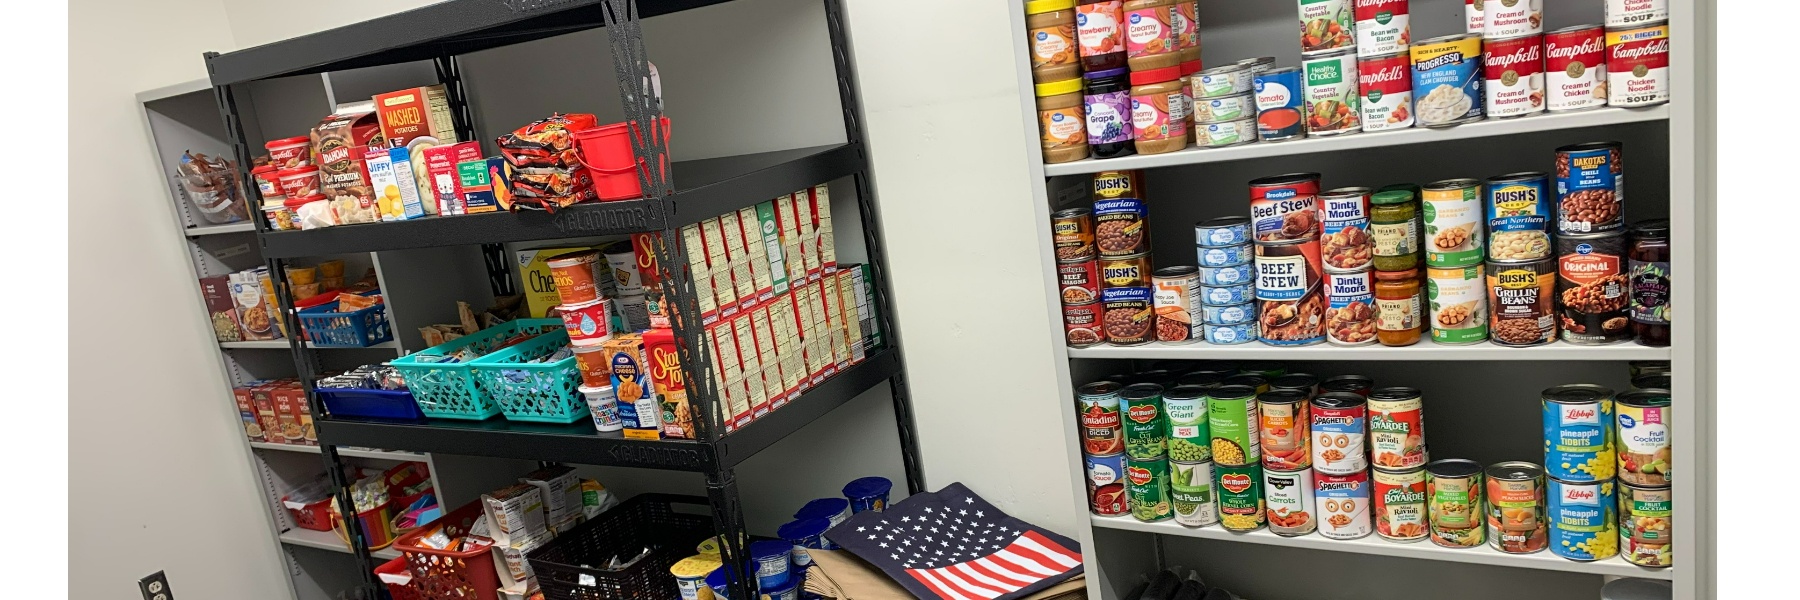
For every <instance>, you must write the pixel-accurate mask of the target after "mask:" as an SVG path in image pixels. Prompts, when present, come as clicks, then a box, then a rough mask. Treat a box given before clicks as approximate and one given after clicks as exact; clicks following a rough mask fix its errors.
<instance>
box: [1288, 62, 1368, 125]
mask: <svg viewBox="0 0 1800 600" xmlns="http://www.w3.org/2000/svg"><path fill="white" fill-rule="evenodd" d="M1356 66H1357V65H1356V51H1355V50H1354V49H1349V48H1346V49H1344V50H1341V51H1338V52H1332V53H1326V54H1320V55H1317V56H1311V57H1308V58H1306V59H1305V60H1303V61H1301V63H1300V68H1301V70H1303V71H1305V73H1306V92H1305V95H1306V135H1308V136H1313V137H1320V136H1333V135H1343V134H1348V133H1356V132H1359V131H1362V109H1361V108H1359V107H1358V106H1359V104H1360V100H1359V99H1360V98H1362V94H1360V93H1358V92H1357V88H1356V84H1357V76H1356Z"/></svg>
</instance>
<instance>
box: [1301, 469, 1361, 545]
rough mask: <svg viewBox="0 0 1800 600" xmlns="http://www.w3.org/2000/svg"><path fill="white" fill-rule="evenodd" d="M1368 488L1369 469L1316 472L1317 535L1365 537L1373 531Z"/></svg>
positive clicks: (1314, 503)
mask: <svg viewBox="0 0 1800 600" xmlns="http://www.w3.org/2000/svg"><path fill="white" fill-rule="evenodd" d="M1370 488H1371V485H1370V483H1369V472H1368V471H1357V472H1355V473H1351V474H1349V475H1325V474H1317V475H1315V481H1314V482H1313V489H1314V490H1315V492H1314V494H1313V505H1314V506H1316V507H1317V510H1318V514H1319V535H1322V536H1325V537H1328V538H1331V539H1334V540H1354V539H1357V538H1363V537H1368V535H1369V532H1371V531H1374V530H1375V526H1374V524H1373V522H1374V519H1373V518H1372V516H1371V515H1372V514H1373V511H1374V503H1373V501H1372V500H1371V499H1370V494H1371V492H1370Z"/></svg>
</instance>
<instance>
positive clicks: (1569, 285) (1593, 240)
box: [1556, 231, 1631, 344]
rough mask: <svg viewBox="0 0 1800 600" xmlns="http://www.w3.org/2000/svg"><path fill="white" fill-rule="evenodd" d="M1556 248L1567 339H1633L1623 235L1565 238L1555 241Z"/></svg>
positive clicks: (1558, 302)
mask: <svg viewBox="0 0 1800 600" xmlns="http://www.w3.org/2000/svg"><path fill="white" fill-rule="evenodd" d="M1556 250H1557V259H1556V262H1557V269H1556V273H1557V274H1556V306H1557V312H1558V317H1559V319H1560V320H1561V325H1562V339H1563V341H1566V342H1569V343H1573V344H1612V343H1617V342H1622V341H1625V340H1629V339H1631V327H1630V325H1631V323H1630V321H1631V319H1630V318H1629V317H1628V316H1627V314H1626V313H1627V311H1626V309H1627V308H1628V304H1629V303H1630V300H1631V284H1630V281H1629V279H1627V278H1626V276H1625V271H1624V265H1625V260H1624V259H1625V254H1624V252H1625V235H1624V233H1623V232H1619V231H1612V232H1607V233H1599V234H1565V235H1562V236H1559V237H1557V238H1556Z"/></svg>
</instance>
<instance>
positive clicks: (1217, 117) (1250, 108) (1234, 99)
mask: <svg viewBox="0 0 1800 600" xmlns="http://www.w3.org/2000/svg"><path fill="white" fill-rule="evenodd" d="M1255 116H1256V97H1255V96H1254V95H1252V94H1238V95H1236V96H1220V97H1218V98H1195V99H1194V122H1195V123H1199V124H1202V125H1204V124H1207V123H1218V122H1222V121H1236V120H1239V119H1249V118H1253V117H1255Z"/></svg>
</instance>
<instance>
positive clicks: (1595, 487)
mask: <svg viewBox="0 0 1800 600" xmlns="http://www.w3.org/2000/svg"><path fill="white" fill-rule="evenodd" d="M1549 484H1550V490H1549V492H1548V493H1547V494H1546V496H1547V498H1548V500H1549V506H1548V507H1546V510H1547V514H1546V515H1545V517H1546V520H1548V521H1549V522H1550V552H1551V553H1552V554H1555V555H1557V556H1561V557H1563V558H1566V559H1569V560H1578V561H1583V562H1587V561H1595V560H1605V559H1608V558H1612V557H1613V556H1615V555H1617V554H1618V553H1619V530H1618V522H1619V517H1618V513H1617V511H1618V506H1619V501H1618V500H1617V499H1616V498H1615V497H1614V487H1613V482H1612V480H1611V479H1607V480H1604V481H1587V482H1574V481H1563V480H1561V479H1557V478H1554V477H1552V478H1550V481H1549Z"/></svg>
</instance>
